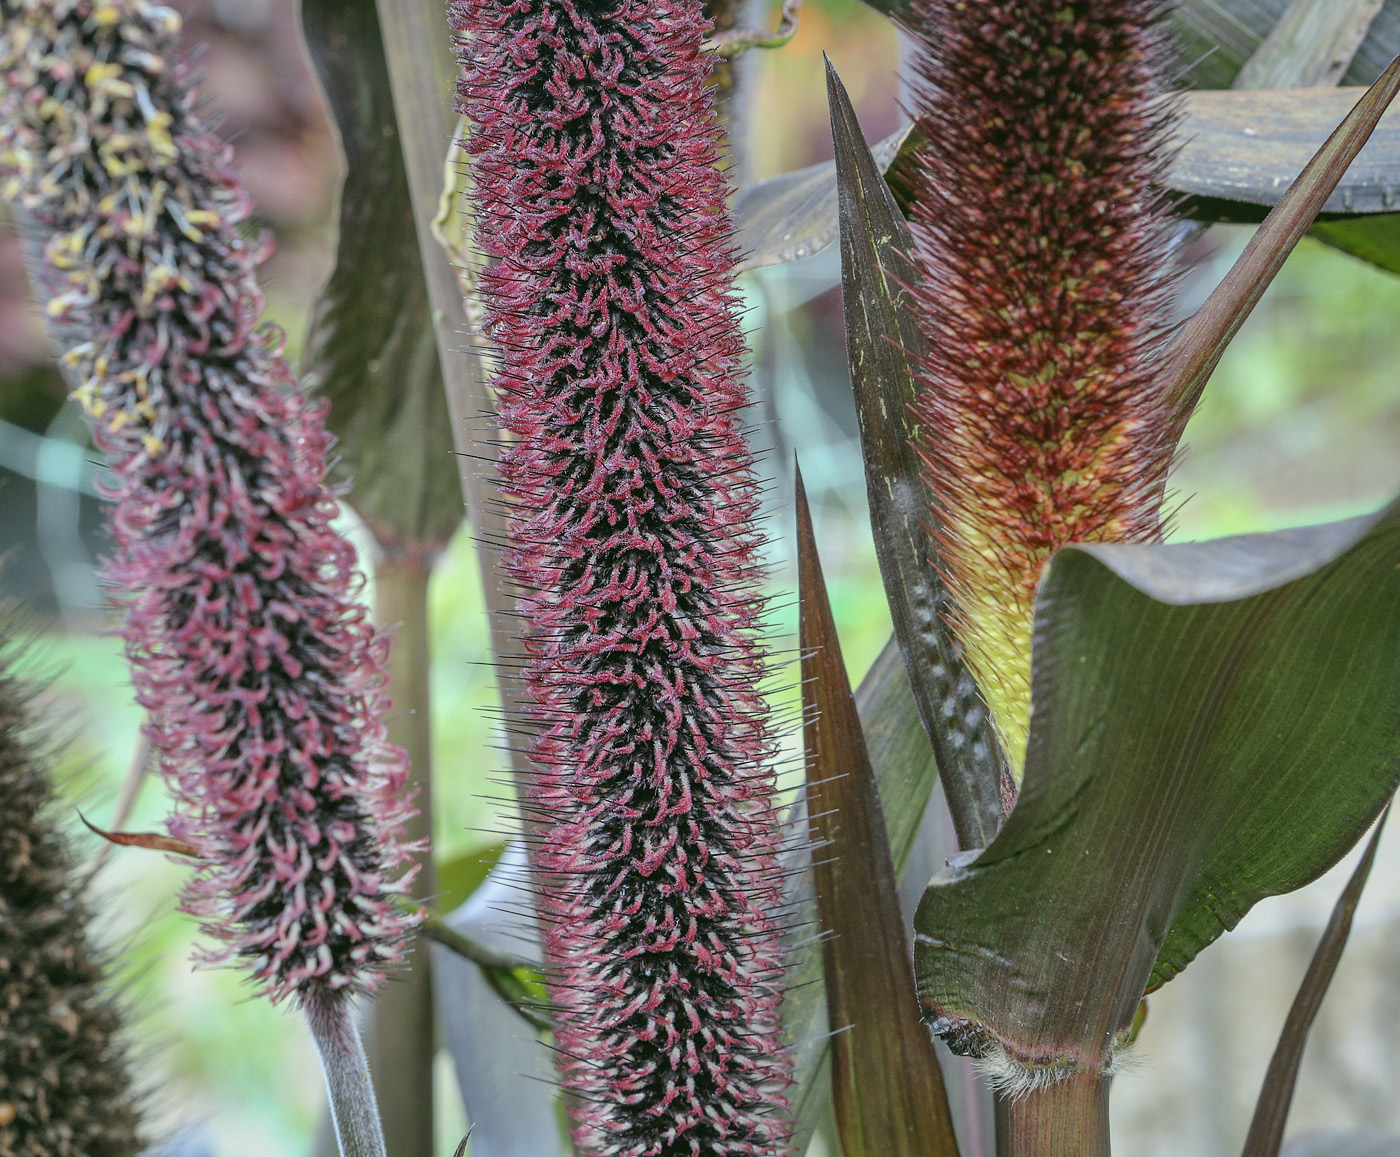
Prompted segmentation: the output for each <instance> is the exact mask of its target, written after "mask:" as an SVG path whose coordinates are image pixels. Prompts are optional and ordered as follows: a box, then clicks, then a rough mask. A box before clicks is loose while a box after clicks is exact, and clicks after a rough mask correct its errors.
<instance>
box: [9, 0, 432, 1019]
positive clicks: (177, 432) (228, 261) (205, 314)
mask: <svg viewBox="0 0 1400 1157" xmlns="http://www.w3.org/2000/svg"><path fill="white" fill-rule="evenodd" d="M0 17H3V23H0V74H3V77H4V81H5V89H4V93H3V126H0V168H3V171H4V174H5V177H6V183H5V191H6V195H7V196H9V197H11V198H12V199H13V200H15V201H16V202H17V204H18V205H19V206H20V207H21V209H22V210H23V211H24V213H25V214H26V215H27V216H28V218H29V220H30V222H31V223H32V226H33V229H34V231H35V234H36V236H37V238H38V239H39V241H40V242H42V244H43V268H42V270H41V271H40V280H41V283H42V284H41V289H42V290H43V292H44V295H45V297H46V299H47V314H48V316H49V318H50V319H51V320H52V321H53V322H54V325H55V330H56V333H57V336H58V337H59V339H60V341H61V342H62V344H63V345H64V346H65V354H64V360H65V361H66V362H67V364H68V365H69V366H70V367H71V368H72V370H73V372H74V374H75V376H76V377H77V378H78V380H79V381H80V385H79V387H78V389H77V390H76V397H77V398H78V399H79V400H80V401H81V402H82V404H83V406H84V408H85V409H86V411H87V414H88V417H89V419H90V420H91V423H92V426H93V431H94V436H95V439H96V442H97V444H98V446H99V447H100V448H101V449H102V451H103V452H104V453H105V455H106V458H107V462H108V464H109V466H110V467H111V469H112V471H113V472H114V474H115V475H116V479H117V481H116V484H115V489H114V492H113V495H112V497H113V498H114V503H113V505H112V506H111V507H110V508H109V512H108V518H109V525H110V527H111V530H112V534H113V538H114V539H115V543H116V557H115V559H114V560H112V561H111V563H110V564H109V565H108V568H107V574H108V576H109V578H110V579H111V580H112V582H113V584H114V585H115V587H116V588H117V592H118V597H119V598H121V600H122V601H123V603H124V606H125V609H126V623H125V629H124V634H125V639H126V646H127V654H128V656H129V658H130V660H131V663H132V669H133V682H134V683H135V685H136V690H137V696H138V698H139V700H140V702H141V704H142V705H143V706H144V707H146V708H147V709H148V711H149V713H150V715H149V719H150V723H149V727H150V733H151V736H152V739H153V741H154V743H155V746H156V748H157V750H158V751H159V752H160V758H161V764H162V768H163V770H164V773H165V775H166V777H167V780H168V781H169V783H170V785H171V787H172V788H173V789H174V792H175V794H176V796H177V797H178V800H179V810H178V812H177V814H176V816H175V817H174V819H173V820H172V821H171V825H170V826H171V832H172V834H173V835H175V836H177V837H178V838H180V839H183V840H186V841H188V842H190V843H192V844H194V845H195V846H196V847H197V848H198V849H199V851H200V855H201V863H202V865H203V866H202V868H201V869H200V871H199V873H198V876H197V878H196V879H195V881H194V882H193V883H192V885H191V886H190V888H189V890H188V892H187V894H186V903H187V906H188V907H189V908H190V909H191V910H192V911H194V912H196V913H198V914H199V915H201V916H203V917H204V918H205V919H206V922H207V927H208V929H209V930H210V931H211V932H212V933H213V934H214V935H215V936H217V937H219V938H221V939H222V940H223V941H224V942H225V945H226V949H225V951H224V952H223V953H221V954H220V956H221V957H223V956H236V957H238V958H241V959H242V960H243V961H244V962H246V963H247V964H248V965H249V967H250V968H251V970H252V973H253V976H254V977H255V979H256V980H257V981H258V983H259V984H260V986H261V987H263V988H264V989H266V990H267V991H268V992H269V993H270V994H271V995H272V996H273V997H274V998H280V997H283V996H286V995H289V994H291V993H294V992H298V991H304V990H305V989H306V988H308V987H318V988H319V987H324V988H331V989H337V990H340V989H345V990H355V989H363V988H369V987H372V986H373V985H374V984H375V983H376V981H377V979H378V978H379V976H380V974H381V973H382V971H383V969H384V967H385V966H386V964H387V963H389V962H391V961H393V960H395V959H397V958H398V957H399V956H400V954H401V952H402V949H403V946H404V940H405V936H406V933H407V931H408V927H409V922H408V921H407V920H406V918H405V917H404V916H402V915H401V914H400V912H399V910H398V908H397V907H396V906H395V904H394V903H393V899H394V897H393V893H394V892H396V891H397V890H399V889H400V888H401V886H402V881H398V882H396V881H395V880H394V876H395V875H396V874H397V873H398V872H399V871H400V870H401V867H402V860H403V850H402V849H400V848H397V847H396V846H395V844H394V837H395V835H396V833H397V832H398V830H399V825H400V824H401V821H402V819H403V817H404V815H405V814H406V809H407V807H408V804H407V802H406V800H405V799H404V784H405V769H404V766H403V759H402V753H400V752H399V751H398V750H397V749H395V748H393V747H392V746H390V745H389V744H388V743H387V742H386V741H385V738H384V728H383V723H382V720H381V713H382V711H383V709H384V707H385V706H386V704H385V703H384V702H383V700H382V698H381V690H380V689H381V686H382V684H383V682H384V652H385V640H384V639H383V638H382V637H381V636H378V635H376V634H375V632H374V630H373V629H372V627H371V626H370V624H369V623H368V622H367V620H366V617H365V613H364V611H363V610H362V609H361V608H360V606H359V605H358V604H357V603H356V601H355V595H356V592H357V589H358V586H359V583H360V579H359V577H358V575H357V574H356V573H355V570H354V562H355V560H354V554H353V550H352V548H351V547H350V545H349V544H348V543H347V542H346V541H345V540H344V539H343V538H341V537H340V535H339V534H337V533H336V532H335V531H334V530H333V529H332V527H331V521H332V519H333V518H334V517H335V514H336V506H335V501H334V498H333V496H332V494H331V493H330V491H329V490H328V489H327V488H326V485H325V482H324V475H325V454H326V444H327V437H326V433H325V429H324V424H323V422H322V420H321V411H320V410H318V409H317V408H315V407H312V406H309V405H308V404H307V402H306V401H305V399H304V398H303V397H302V396H301V394H300V393H299V392H298V391H297V389H296V388H295V384H294V382H293V380H292V375H291V372H290V370H289V368H288V366H287V363H286V361H285V360H284V358H283V357H282V355H281V352H280V346H279V339H278V335H277V334H276V333H275V332H274V331H273V330H271V329H269V328H264V329H257V328H255V327H256V325H257V321H258V316H259V314H260V313H261V312H262V306H263V300H262V296H261V294H260V293H259V291H258V287H257V283H256V281H255V278H254V269H255V267H256V264H257V262H258V260H259V258H260V255H261V253H262V252H263V251H264V250H265V248H266V247H265V246H264V245H263V244H262V243H261V242H258V241H254V242H251V243H250V242H247V241H245V240H244V239H243V237H242V235H241V234H240V232H239V229H238V224H239V222H240V221H241V220H243V219H244V217H246V215H247V212H248V208H249V202H248V197H247V195H246V193H245V192H244V191H243V189H242V188H241V187H240V186H239V184H238V182H237V181H236V179H235V178H234V176H233V175H232V174H231V172H230V170H229V167H228V166H229V150H228V148H227V146H225V145H223V144H222V143H220V142H219V141H217V140H216V139H215V138H214V137H213V136H212V135H211V134H210V132H209V131H208V130H207V129H206V127H205V125H204V124H203V122H202V121H201V118H200V115H199V113H198V112H197V107H198V99H197V97H196V94H195V91H194V88H193V85H192V83H191V81H190V77H189V73H188V70H187V68H186V66H185V64H184V63H183V62H182V60H181V59H180V57H179V54H178V52H177V46H176V37H177V34H178V30H179V26H180V20H179V17H178V16H177V15H176V14H175V13H174V12H173V11H172V10H171V9H169V8H164V7H159V6H157V5H154V4H150V3H147V2H145V0H0Z"/></svg>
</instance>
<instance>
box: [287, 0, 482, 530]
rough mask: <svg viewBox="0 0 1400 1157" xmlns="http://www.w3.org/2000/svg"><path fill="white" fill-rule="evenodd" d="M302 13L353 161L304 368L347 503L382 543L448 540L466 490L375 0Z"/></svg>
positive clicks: (337, 0) (318, 2)
mask: <svg viewBox="0 0 1400 1157" xmlns="http://www.w3.org/2000/svg"><path fill="white" fill-rule="evenodd" d="M301 19H302V27H303V30H304V32H305V37H306V43H307V46H308V48H309V50H310V54H311V59H312V61H313V63H314V64H315V66H316V72H317V75H318V76H319V77H320V81H321V86H322V89H323V91H324V92H325V95H326V100H327V103H328V104H329V105H330V108H331V111H332V113H333V115H334V119H335V123H336V126H337V128H338V132H339V137H340V145H341V150H342V152H343V153H344V155H345V166H346V171H345V180H344V183H343V185H342V188H341V195H340V241H339V244H338V247H337V251H336V263H335V269H334V270H333V271H332V273H331V276H330V279H329V281H327V283H326V286H325V289H324V290H323V292H322V294H321V298H320V300H319V301H318V302H317V304H316V308H315V311H314V313H313V315H312V321H311V330H310V333H309V335H308V337H307V346H306V350H307V352H306V357H305V360H304V364H303V369H304V370H305V371H307V372H309V373H311V374H312V375H313V376H314V388H315V390H316V392H317V393H319V394H321V395H322V396H323V397H325V398H327V399H328V400H329V402H330V404H331V408H330V413H329V415H328V416H327V425H328V426H329V428H330V430H331V432H332V433H333V434H334V435H335V437H336V439H337V449H338V452H339V454H340V458H341V464H340V466H339V467H337V473H338V474H340V475H341V476H342V477H350V478H352V479H353V482H354V486H353V489H352V490H351V491H350V493H349V496H348V497H349V501H350V504H351V505H352V506H354V507H355V509H356V510H357V511H358V512H359V514H360V515H361V517H363V518H364V519H365V521H366V522H367V523H368V524H369V526H370V528H371V529H372V530H373V531H374V533H375V536H376V537H377V538H378V539H379V541H380V542H382V543H385V544H392V545H397V546H405V547H422V548H428V549H433V548H437V547H441V546H442V545H444V544H445V543H446V542H447V540H448V539H449V538H450V537H451V536H452V534H453V532H454V531H455V530H456V528H457V526H458V525H459V524H460V523H461V521H462V517H463V514H464V511H463V507H462V494H461V489H460V486H459V483H458V477H457V466H456V463H455V460H454V459H453V457H452V437H451V434H452V424H451V422H450V420H449V418H448V410H447V401H446V397H445V395H444V393H443V381H442V370H441V367H440V365H439V363H438V351H437V344H436V336H435V333H434V329H433V319H432V312H431V310H430V309H429V307H428V291H427V287H426V285H425V283H424V280H423V266H422V262H421V260H420V258H419V247H418V235H417V229H416V226H415V224H414V220H413V206H412V203H411V202H410V200H409V191H408V178H407V175H406V173H405V170H404V163H403V156H402V153H401V151H400V147H399V145H400V142H399V131H398V122H397V120H396V119H395V115H394V102H393V94H392V92H391V91H390V88H389V74H388V71H387V69H386V67H385V63H384V45H383V38H382V37H381V35H380V30H379V19H378V17H377V15H376V14H375V5H374V0H303V4H302V12H301Z"/></svg>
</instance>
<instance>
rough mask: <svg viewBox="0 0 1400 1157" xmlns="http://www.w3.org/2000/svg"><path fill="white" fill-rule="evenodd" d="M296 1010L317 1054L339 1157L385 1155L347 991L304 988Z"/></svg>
mask: <svg viewBox="0 0 1400 1157" xmlns="http://www.w3.org/2000/svg"><path fill="white" fill-rule="evenodd" d="M301 1006H302V1011H303V1012H304V1013H305V1014H306V1023H307V1024H308V1025H309V1026H310V1028H311V1036H312V1039H314V1040H315V1042H316V1051H317V1052H318V1053H320V1054H321V1070H322V1072H323V1073H325V1076H326V1093H327V1095H328V1097H329V1100H330V1107H331V1119H332V1120H333V1121H334V1122H335V1135H336V1139H337V1141H339V1143H340V1154H341V1157H387V1152H386V1150H385V1147H384V1127H383V1125H382V1124H381V1122H380V1120H379V1105H378V1103H377V1102H376V1101H375V1098H374V1085H373V1084H372V1083H371V1082H370V1079H369V1061H368V1060H366V1059H365V1050H364V1046H363V1045H362V1044H361V1043H360V1032H359V1029H357V1028H356V1027H355V1013H354V1002H353V1001H352V1000H351V998H350V996H349V995H348V994H347V993H341V992H329V991H327V990H325V989H323V988H320V987H316V988H311V989H308V990H307V992H306V993H305V995H304V996H303V997H302V1000H301Z"/></svg>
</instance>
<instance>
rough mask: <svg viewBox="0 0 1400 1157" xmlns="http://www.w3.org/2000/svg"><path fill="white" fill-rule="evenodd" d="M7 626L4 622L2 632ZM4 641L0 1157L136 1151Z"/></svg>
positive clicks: (48, 797) (110, 1015)
mask: <svg viewBox="0 0 1400 1157" xmlns="http://www.w3.org/2000/svg"><path fill="white" fill-rule="evenodd" d="M13 626H14V623H13V617H12V616H11V615H10V614H9V613H8V612H0V631H5V632H8V631H10V630H11V629H12V628H13ZM14 658H15V653H14V647H13V644H12V643H10V641H9V640H8V639H7V640H4V641H0V1157H135V1155H136V1154H138V1153H140V1152H142V1151H143V1148H144V1147H143V1145H142V1144H141V1141H140V1138H139V1136H138V1133H137V1130H138V1125H139V1122H138V1117H137V1112H136V1109H135V1098H134V1096H133V1092H132V1088H131V1081H130V1078H129V1075H128V1072H127V1066H126V1058H125V1056H124V1055H123V1051H122V1049H121V1047H120V1045H119V1043H118V1033H119V1030H120V1028H121V1017H120V1014H119V1011H118V1009H117V1006H116V1004H115V1003H114V1001H113V1000H112V999H111V997H110V996H109V995H107V994H106V993H105V991H104V977H103V966H102V961H101V960H100V958H99V957H98V956H97V955H96V954H95V953H94V951H93V948H92V946H91V944H90V943H89V941H88V935H87V927H88V916H89V913H88V909H87V905H86V904H85V903H84V901H83V899H82V897H81V895H80V891H79V879H78V874H77V872H76V870H75V866H74V864H73V860H72V857H71V855H70V854H69V850H68V845H67V842H66V841H65V840H64V838H63V836H62V835H61V833H60V832H59V830H58V827H57V825H56V824H55V822H54V816H53V812H54V801H53V790H52V787H51V785H50V783H49V779H48V775H47V774H46V764H48V763H49V762H50V761H51V755H52V752H51V750H50V749H49V746H48V744H47V743H45V742H43V741H41V740H39V739H38V738H37V737H36V736H35V735H34V733H33V729H32V727H31V724H30V722H29V718H28V708H29V706H30V704H29V691H28V689H27V688H26V687H25V686H24V685H23V684H22V683H21V682H20V681H19V680H18V679H17V678H16V677H15V675H14V673H13V661H14Z"/></svg>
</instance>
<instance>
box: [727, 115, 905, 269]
mask: <svg viewBox="0 0 1400 1157" xmlns="http://www.w3.org/2000/svg"><path fill="white" fill-rule="evenodd" d="M909 133H910V126H909V125H905V126H904V127H903V128H901V129H899V130H898V131H896V132H894V133H891V134H890V135H889V136H888V137H886V138H885V139H884V140H883V141H881V142H880V143H879V144H877V145H876V146H875V148H874V153H875V157H876V164H878V165H879V171H880V172H882V173H883V172H884V171H885V170H886V169H888V168H889V167H890V166H891V165H892V164H894V159H895V157H896V156H898V155H899V150H900V148H901V147H902V146H903V145H904V142H905V140H906V139H907V138H908V136H909ZM862 144H864V141H862ZM734 225H735V231H736V233H737V234H738V246H739V254H740V259H739V264H738V267H737V271H739V272H742V271H743V270H746V269H761V268H763V267H764V266H765V265H782V264H783V263H784V262H787V261H797V260H799V259H800V258H803V257H810V256H812V254H814V253H820V252H821V251H822V250H823V249H825V248H826V247H827V246H828V245H830V244H831V243H832V242H833V241H835V240H836V237H837V233H838V225H837V191H836V168H835V166H834V165H833V164H832V163H831V162H830V161H826V162H823V163H822V164H817V165H809V166H808V167H807V168H805V169H798V170H797V171H796V172H792V173H784V174H783V175H782V176H781V177H773V178H771V179H770V180H767V181H757V182H755V183H754V184H752V185H749V186H748V187H747V188H745V189H743V190H741V191H740V193H739V196H738V197H737V198H735V201H734Z"/></svg>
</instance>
